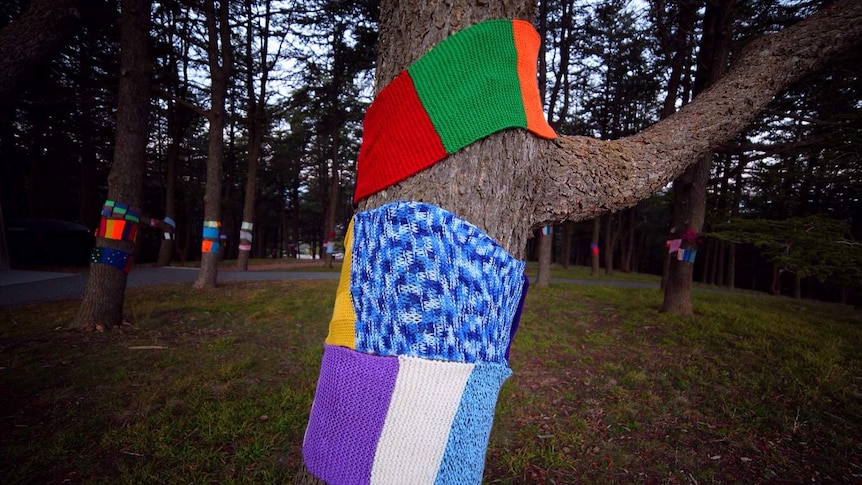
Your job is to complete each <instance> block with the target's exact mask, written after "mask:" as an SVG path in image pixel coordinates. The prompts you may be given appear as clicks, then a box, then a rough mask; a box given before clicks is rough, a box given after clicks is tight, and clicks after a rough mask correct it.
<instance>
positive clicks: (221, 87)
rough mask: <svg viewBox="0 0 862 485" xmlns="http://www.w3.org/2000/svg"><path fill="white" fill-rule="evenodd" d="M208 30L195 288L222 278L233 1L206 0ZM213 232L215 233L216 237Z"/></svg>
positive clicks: (210, 285)
mask: <svg viewBox="0 0 862 485" xmlns="http://www.w3.org/2000/svg"><path fill="white" fill-rule="evenodd" d="M203 7H204V15H205V17H206V31H207V47H206V51H207V61H208V65H209V73H210V108H209V110H208V111H207V112H206V117H207V120H208V121H209V125H210V126H209V133H208V138H207V185H206V189H205V192H204V222H203V223H204V228H203V229H204V235H205V238H204V244H203V245H202V247H201V253H202V254H201V270H200V273H198V278H197V280H196V281H195V284H194V286H195V288H212V287H215V285H216V280H217V278H218V261H219V251H220V250H222V251H223V250H224V248H219V241H220V238H219V235H220V232H221V215H222V207H221V204H222V165H223V164H224V152H225V147H224V127H225V124H226V122H227V112H226V109H225V100H226V98H227V91H228V82H229V80H230V76H231V74H232V72H233V45H232V44H231V38H230V33H231V25H230V15H229V11H228V7H229V2H218V4H216V2H215V0H205V1H204V5H203ZM211 233H215V235H214V237H212V234H211Z"/></svg>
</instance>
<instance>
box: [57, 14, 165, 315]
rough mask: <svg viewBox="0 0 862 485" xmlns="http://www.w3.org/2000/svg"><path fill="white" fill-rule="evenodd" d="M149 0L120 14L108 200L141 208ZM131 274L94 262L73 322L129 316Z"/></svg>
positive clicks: (106, 244)
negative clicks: (126, 307)
mask: <svg viewBox="0 0 862 485" xmlns="http://www.w3.org/2000/svg"><path fill="white" fill-rule="evenodd" d="M149 26H150V1H149V0H123V2H122V3H121V16H120V69H121V75H120V83H119V87H118V94H117V132H116V141H115V144H114V161H113V163H112V164H111V171H110V173H109V175H108V199H109V200H113V201H117V202H121V203H123V204H128V205H129V207H140V206H141V201H142V200H143V190H144V168H145V164H146V153H147V151H146V150H147V134H148V130H149V123H148V116H149V109H150V103H149V100H150V79H151V75H152V60H151V58H150V53H149V40H150V39H149V35H150V32H149ZM96 247H97V248H109V249H116V250H121V251H124V252H126V253H129V254H133V253H134V250H135V243H134V241H130V240H116V239H107V238H103V237H99V238H97V240H96ZM126 276H127V275H126V273H125V272H124V271H123V270H121V269H118V268H115V267H113V266H110V265H108V264H103V263H91V264H90V275H89V278H87V286H86V288H85V290H84V298H83V300H82V301H81V306H80V308H79V309H78V314H77V316H76V317H75V320H74V321H73V322H72V324H71V327H72V328H75V329H78V330H94V329H98V330H103V329H106V328H108V327H111V326H113V325H118V324H120V323H121V322H122V320H123V301H124V296H125V291H126Z"/></svg>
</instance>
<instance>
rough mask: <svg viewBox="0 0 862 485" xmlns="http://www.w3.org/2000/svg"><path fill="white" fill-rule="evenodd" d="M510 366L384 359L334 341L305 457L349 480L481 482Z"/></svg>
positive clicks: (316, 470)
mask: <svg viewBox="0 0 862 485" xmlns="http://www.w3.org/2000/svg"><path fill="white" fill-rule="evenodd" d="M510 375H511V370H509V368H508V367H506V366H505V365H502V364H491V363H478V364H469V363H461V362H442V361H435V360H428V359H420V358H415V357H409V356H397V357H391V356H390V357H380V356H373V355H368V354H364V353H361V352H356V351H354V350H350V349H346V348H343V347H338V346H329V345H327V346H325V348H324V354H323V362H322V364H321V369H320V377H319V379H318V384H317V390H316V392H315V396H314V405H313V406H312V410H311V417H310V419H309V424H308V429H307V430H306V434H305V440H304V443H303V449H302V452H303V460H304V461H305V465H306V467H307V468H308V470H309V471H310V472H311V473H313V474H314V475H315V476H316V477H318V478H320V479H321V480H323V481H325V482H326V483H329V484H332V485H342V484H357V485H359V484H363V485H364V484H374V485H381V484H392V485H395V484H406V483H409V484H411V485H413V484H415V485H424V484H427V485H433V484H452V485H458V484H465V485H466V484H476V483H480V482H481V479H482V471H483V468H484V462H485V450H486V448H487V444H488V437H489V435H490V432H491V425H492V423H493V417H494V407H495V404H496V401H497V395H498V392H499V389H500V386H502V384H503V382H504V381H505V380H506V379H507V378H508V377H509V376H510Z"/></svg>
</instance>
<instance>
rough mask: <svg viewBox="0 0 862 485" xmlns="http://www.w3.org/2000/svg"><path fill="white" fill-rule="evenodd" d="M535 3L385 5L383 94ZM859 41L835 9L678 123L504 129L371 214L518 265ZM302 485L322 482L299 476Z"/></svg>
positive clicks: (682, 162)
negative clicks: (566, 132) (560, 131)
mask: <svg viewBox="0 0 862 485" xmlns="http://www.w3.org/2000/svg"><path fill="white" fill-rule="evenodd" d="M535 8H536V5H535V3H534V2H523V1H514V0H510V1H503V2H493V3H492V2H468V1H451V0H450V1H445V2H444V1H431V2H422V3H419V4H417V3H414V2H398V1H396V0H386V1H383V2H382V3H381V12H380V18H381V22H380V38H379V44H378V64H377V72H376V75H377V78H376V83H377V84H376V90H377V91H378V92H379V91H380V90H381V89H382V88H383V87H384V86H386V85H387V84H388V83H389V82H390V81H392V80H393V79H394V78H395V76H396V75H398V74H399V73H400V72H401V71H402V70H403V69H405V68H406V67H407V66H408V65H410V64H411V63H412V62H413V61H415V60H417V59H418V58H419V57H420V56H421V55H423V54H424V53H425V52H427V51H428V50H429V49H430V48H431V47H432V46H434V45H436V44H437V43H439V42H440V41H441V40H443V39H444V38H446V37H447V36H449V35H451V34H453V33H455V32H457V31H459V30H462V29H465V28H467V27H469V26H470V25H472V24H475V23H477V22H479V21H482V20H486V19H490V18H518V19H526V20H533V19H534V17H535ZM860 41H862V2H859V1H858V0H845V1H841V2H836V3H835V4H833V5H832V6H830V7H828V8H826V9H824V10H823V11H822V12H820V13H819V14H817V15H815V16H813V17H811V18H809V19H807V20H805V21H802V22H800V23H798V24H796V25H795V26H793V27H791V28H788V29H785V30H784V31H782V32H780V33H777V34H773V35H770V36H767V37H764V38H761V39H759V40H757V41H755V42H753V43H752V44H751V45H749V46H748V48H747V49H745V51H744V52H742V53H741V54H740V56H739V57H738V59H737V60H736V62H735V65H734V66H733V67H732V68H731V69H730V70H729V71H728V72H727V73H726V74H725V75H724V77H722V78H721V79H720V80H718V81H717V82H716V83H715V84H714V85H712V86H711V87H710V88H709V89H707V90H705V91H704V92H703V93H701V94H700V96H698V97H697V98H696V99H695V100H694V101H693V102H691V103H690V104H688V105H687V106H685V107H684V108H683V109H682V110H680V111H679V112H677V113H675V114H674V115H672V116H670V117H668V118H665V119H664V120H662V121H661V122H659V123H656V124H655V125H653V126H651V127H649V128H647V129H646V130H643V131H641V132H639V133H637V134H634V135H631V136H627V137H624V138H621V139H618V140H614V141H603V140H597V139H593V138H588V137H575V136H563V137H559V138H557V139H555V140H551V141H548V140H542V139H539V138H537V137H534V136H531V135H529V134H527V133H526V132H524V131H522V130H506V131H503V132H498V133H496V134H493V135H491V136H489V137H487V138H485V139H482V140H480V141H478V142H475V143H473V144H471V145H469V146H467V147H466V148H464V149H462V150H460V151H458V152H457V153H455V154H453V155H451V156H450V157H448V158H447V159H446V160H445V161H443V162H441V163H437V164H435V165H433V166H432V167H430V168H428V169H426V170H424V171H422V172H419V173H418V174H416V175H414V176H412V177H410V178H408V179H406V180H404V181H403V182H401V183H399V184H397V185H394V186H392V187H390V188H388V189H387V190H385V191H383V192H379V193H377V194H375V195H372V196H370V197H368V198H366V199H364V200H363V201H361V202H360V204H359V209H360V210H371V209H374V208H377V207H380V206H382V205H384V204H387V203H390V202H392V201H397V200H421V201H424V202H426V203H430V204H435V205H437V206H440V207H442V208H444V209H446V210H448V211H450V212H453V213H455V214H456V215H458V216H460V217H462V218H464V219H466V220H468V221H470V222H472V223H473V224H475V225H477V226H478V227H479V228H481V229H482V230H484V231H485V233H487V234H488V235H489V236H490V237H492V238H493V239H494V240H496V241H497V243H499V244H500V245H501V246H502V247H503V248H504V249H505V250H507V251H508V252H509V253H510V254H511V255H513V256H515V257H519V258H523V256H524V251H525V247H526V244H525V243H526V240H527V238H528V237H530V235H531V233H532V231H533V230H534V229H535V228H537V227H540V226H542V225H544V224H548V223H554V222H559V221H565V220H584V219H589V218H592V217H595V216H597V215H600V214H602V213H606V212H609V211H614V210H618V209H621V208H625V207H630V206H632V205H634V204H635V203H637V202H638V201H639V200H641V199H644V198H646V197H648V196H649V195H651V194H653V193H655V192H656V191H657V190H658V189H660V188H661V187H663V186H665V185H666V184H667V183H669V182H670V181H671V180H673V179H674V178H676V177H677V176H678V175H679V174H680V173H681V172H682V171H683V170H685V168H686V167H687V166H688V165H689V164H690V163H692V162H693V161H695V160H698V159H699V158H700V157H701V156H703V155H704V154H707V153H710V151H712V150H714V149H715V147H717V146H718V145H720V144H722V143H724V142H726V141H727V140H729V139H730V138H731V137H733V136H734V135H735V134H736V133H738V132H740V131H741V130H743V129H744V128H745V127H746V126H747V125H748V124H749V123H750V122H751V120H752V119H753V118H754V117H755V115H756V114H757V113H758V111H759V110H760V109H761V108H762V107H763V106H765V105H766V103H768V102H769V100H770V99H771V98H772V97H773V96H775V95H776V94H777V93H779V92H780V91H782V90H783V89H785V88H787V87H788V86H789V85H790V84H791V83H793V82H794V81H796V80H798V79H800V77H801V76H803V75H805V74H806V73H810V72H812V71H813V70H815V69H817V68H819V67H820V66H822V65H823V64H824V63H825V62H827V61H828V60H829V59H830V58H832V57H833V56H835V55H836V54H837V53H840V52H843V51H846V50H848V49H850V48H852V47H854V46H856V45H858V44H859V43H860ZM297 481H298V482H299V483H315V481H316V480H315V479H314V477H313V476H311V475H310V474H308V473H300V474H299V475H298V477H297Z"/></svg>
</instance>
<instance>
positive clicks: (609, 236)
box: [604, 213, 619, 276]
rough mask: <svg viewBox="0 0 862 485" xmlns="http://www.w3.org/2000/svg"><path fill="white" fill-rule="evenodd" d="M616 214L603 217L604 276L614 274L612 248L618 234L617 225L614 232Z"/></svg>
mask: <svg viewBox="0 0 862 485" xmlns="http://www.w3.org/2000/svg"><path fill="white" fill-rule="evenodd" d="M616 215H617V214H616V213H611V214H608V215H606V216H605V221H606V222H605V249H604V253H605V254H604V258H605V274H606V275H609V276H610V275H612V274H614V246H616V242H617V235H618V234H619V224H617V230H616V231H614V230H613V229H614V216H616Z"/></svg>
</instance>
